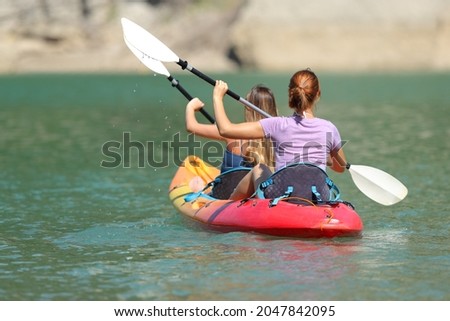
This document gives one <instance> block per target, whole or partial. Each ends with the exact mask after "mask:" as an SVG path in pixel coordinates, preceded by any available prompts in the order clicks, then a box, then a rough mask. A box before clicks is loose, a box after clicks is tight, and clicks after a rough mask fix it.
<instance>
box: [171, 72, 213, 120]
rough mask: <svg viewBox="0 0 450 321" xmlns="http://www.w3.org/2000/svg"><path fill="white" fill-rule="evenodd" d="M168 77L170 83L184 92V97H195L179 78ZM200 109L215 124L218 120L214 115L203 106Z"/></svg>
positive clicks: (188, 98)
mask: <svg viewBox="0 0 450 321" xmlns="http://www.w3.org/2000/svg"><path fill="white" fill-rule="evenodd" d="M167 79H168V80H169V81H170V83H171V84H172V87H175V88H176V89H178V90H179V91H180V93H182V94H183V96H184V97H186V99H187V100H189V101H191V100H192V99H193V97H192V96H191V95H190V94H189V93H188V92H187V90H186V89H184V88H183V86H181V84H180V82H179V81H178V80H176V79H175V78H173V77H172V76H169V77H167ZM199 111H200V112H201V113H202V114H203V116H205V117H206V119H208V120H209V122H210V123H211V124H214V123H215V122H216V120H215V119H214V117H212V116H211V115H210V114H209V113H208V112H207V111H206V110H204V109H203V108H200V109H199Z"/></svg>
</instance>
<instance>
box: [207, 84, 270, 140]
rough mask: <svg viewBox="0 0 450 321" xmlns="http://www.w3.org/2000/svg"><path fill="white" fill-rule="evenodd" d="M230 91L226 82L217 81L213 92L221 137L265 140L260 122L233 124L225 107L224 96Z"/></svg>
mask: <svg viewBox="0 0 450 321" xmlns="http://www.w3.org/2000/svg"><path fill="white" fill-rule="evenodd" d="M227 90H228V85H227V83H226V82H223V81H221V80H218V81H216V86H215V87H214V91H213V103H214V114H215V116H216V125H217V128H218V129H219V133H220V135H222V136H223V137H226V138H235V139H260V138H264V131H263V129H262V126H261V124H260V123H259V122H245V123H239V124H233V123H232V122H231V121H230V120H229V119H228V116H227V114H226V112H225V108H224V106H223V96H224V95H225V93H226V92H227Z"/></svg>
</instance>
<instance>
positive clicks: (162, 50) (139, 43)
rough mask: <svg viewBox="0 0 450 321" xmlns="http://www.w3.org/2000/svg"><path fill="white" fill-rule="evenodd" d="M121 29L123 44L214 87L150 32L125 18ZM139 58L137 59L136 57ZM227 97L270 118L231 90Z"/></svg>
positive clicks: (210, 80) (214, 82) (207, 78)
mask: <svg viewBox="0 0 450 321" xmlns="http://www.w3.org/2000/svg"><path fill="white" fill-rule="evenodd" d="M121 22H122V29H123V35H124V38H125V42H127V43H129V44H130V45H132V46H133V47H134V48H135V49H137V50H138V51H140V52H142V53H145V54H146V55H148V56H149V57H150V58H153V59H154V60H159V61H163V62H175V63H177V64H178V65H180V66H181V68H182V69H183V70H184V69H187V70H189V71H190V72H192V73H193V74H194V75H196V76H198V77H200V78H201V79H203V80H205V81H206V82H208V83H210V84H211V85H213V86H215V85H216V81H215V80H214V79H212V78H210V77H208V76H207V75H205V74H204V73H202V72H200V71H199V70H197V69H195V68H194V67H192V66H191V65H189V63H188V62H187V61H185V60H181V59H180V58H179V57H178V56H177V55H176V54H175V53H174V52H173V51H172V50H170V49H169V48H168V47H167V46H166V45H165V44H163V43H162V42H161V41H160V40H159V39H158V38H156V37H155V36H153V35H152V34H151V33H150V32H148V31H147V30H145V29H144V28H142V27H141V26H139V25H137V24H136V23H134V22H132V21H131V20H128V19H127V18H122V19H121ZM138 58H139V57H138ZM227 95H228V96H230V97H232V98H234V99H236V100H237V101H239V102H241V103H242V104H244V105H246V106H247V107H250V108H251V109H253V110H255V111H256V112H258V113H260V114H261V115H263V116H265V117H271V116H270V114H268V113H266V112H265V111H264V110H261V109H260V108H259V107H257V106H255V105H254V104H252V103H251V102H249V101H248V100H246V99H244V98H242V97H241V96H239V95H238V94H236V93H234V92H233V91H231V90H228V91H227Z"/></svg>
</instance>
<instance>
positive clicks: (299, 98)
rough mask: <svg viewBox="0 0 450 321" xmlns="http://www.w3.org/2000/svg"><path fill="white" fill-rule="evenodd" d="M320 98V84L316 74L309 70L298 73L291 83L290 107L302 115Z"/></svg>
mask: <svg viewBox="0 0 450 321" xmlns="http://www.w3.org/2000/svg"><path fill="white" fill-rule="evenodd" d="M319 97H320V84H319V79H318V78H317V76H316V74H315V73H314V72H312V71H311V70H309V69H305V70H300V71H297V72H296V73H295V74H294V75H293V76H292V77H291V80H290V82H289V107H291V108H293V109H295V111H296V112H297V113H299V114H302V113H303V112H304V111H305V110H307V109H308V108H311V107H312V106H313V105H314V104H315V103H316V102H317V101H318V100H319Z"/></svg>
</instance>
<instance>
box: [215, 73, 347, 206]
mask: <svg viewBox="0 0 450 321" xmlns="http://www.w3.org/2000/svg"><path fill="white" fill-rule="evenodd" d="M227 90H228V85H227V84H226V83H225V82H223V81H221V80H218V81H217V82H216V86H215V87H214V92H213V102H214V113H215V116H216V122H217V127H218V129H219V132H220V134H221V135H222V136H223V137H227V138H238V139H260V138H264V137H265V138H270V139H271V140H272V141H273V145H274V146H273V147H274V149H275V169H276V170H278V169H280V168H282V167H284V166H286V165H288V164H291V163H296V162H307V163H312V164H315V165H317V166H319V167H320V168H322V169H323V170H325V169H326V166H327V165H328V166H330V167H331V168H332V169H333V170H335V171H336V172H343V171H344V170H345V165H346V161H345V155H344V152H343V150H342V148H341V147H342V146H341V137H340V135H339V131H338V130H337V128H336V126H334V125H333V123H331V122H330V121H327V120H324V119H321V118H316V117H315V116H314V109H315V106H316V103H317V101H318V100H319V98H320V84H319V79H318V78H317V76H316V75H315V74H314V73H313V72H312V71H311V70H309V69H307V70H300V71H298V72H296V73H295V74H294V75H293V76H292V77H291V80H290V82H289V107H290V108H292V109H293V110H294V114H293V115H292V116H289V117H272V118H265V119H261V120H259V121H257V122H245V123H239V124H233V123H231V122H230V120H229V119H228V117H227V115H226V113H225V109H224V106H223V96H224V95H225V93H226V92H227ZM271 174H272V171H271V170H270V169H269V168H268V167H267V166H265V165H263V164H260V165H258V166H255V167H254V168H253V169H252V171H251V172H250V173H249V174H248V175H247V176H246V177H244V178H243V179H242V181H241V182H240V183H239V185H238V186H237V187H236V189H235V191H234V193H233V194H232V195H231V197H230V198H231V199H233V200H236V199H242V198H245V197H249V196H251V195H252V194H253V193H254V191H255V188H256V187H257V186H258V185H259V184H260V183H261V182H263V181H264V180H266V179H267V178H268V177H269V176H270V175H271Z"/></svg>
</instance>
